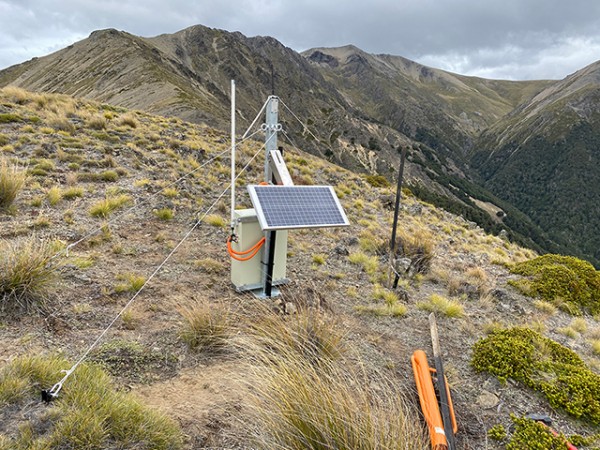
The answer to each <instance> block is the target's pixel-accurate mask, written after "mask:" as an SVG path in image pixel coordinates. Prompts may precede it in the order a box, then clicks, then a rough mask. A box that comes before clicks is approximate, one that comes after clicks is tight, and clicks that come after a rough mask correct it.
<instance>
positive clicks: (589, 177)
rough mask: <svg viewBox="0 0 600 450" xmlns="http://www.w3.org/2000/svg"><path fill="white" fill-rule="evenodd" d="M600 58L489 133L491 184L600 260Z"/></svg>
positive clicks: (485, 151) (480, 153)
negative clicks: (598, 206)
mask: <svg viewBox="0 0 600 450" xmlns="http://www.w3.org/2000/svg"><path fill="white" fill-rule="evenodd" d="M599 158H600V62H597V63H595V64H592V65H590V66H588V67H586V68H584V69H582V70H580V71H578V72H576V73H574V74H572V75H570V76H569V77H567V78H565V79H564V80H562V81H560V82H558V83H556V84H554V85H552V86H550V87H549V88H547V89H545V90H544V91H542V92H541V93H539V94H538V95H537V96H535V97H534V98H533V99H532V100H531V101H530V102H527V103H525V104H523V105H522V106H520V107H519V108H518V109H517V110H515V111H514V112H513V113H512V114H510V115H508V116H507V117H506V118H505V119H503V120H502V121H500V122H499V123H497V124H496V125H494V126H493V127H492V128H491V129H490V130H489V131H487V132H486V133H484V135H483V136H482V138H481V140H480V142H479V143H478V146H477V150H476V151H475V152H474V154H473V157H472V163H473V166H474V167H475V168H477V170H478V171H479V172H480V174H481V176H482V178H483V180H484V181H485V185H486V186H487V187H488V188H490V189H491V190H492V191H493V192H496V193H497V194H498V196H500V197H501V198H503V199H505V200H507V201H509V202H511V203H512V204H514V205H516V206H517V207H518V208H520V209H521V210H523V211H524V212H525V213H527V214H528V215H529V216H530V217H531V218H532V219H534V220H535V222H536V223H537V224H538V225H540V226H541V227H542V228H543V229H544V230H546V231H547V232H548V233H549V234H550V235H551V236H552V238H553V239H554V240H556V241H557V242H559V243H561V244H564V245H566V246H568V247H570V248H571V249H572V251H573V252H574V254H577V255H579V256H583V257H586V258H588V259H590V260H592V261H594V263H595V264H599V263H600V250H599V249H600V231H599V230H600V211H599V210H598V208H597V203H598V198H600V170H599V167H600V166H599Z"/></svg>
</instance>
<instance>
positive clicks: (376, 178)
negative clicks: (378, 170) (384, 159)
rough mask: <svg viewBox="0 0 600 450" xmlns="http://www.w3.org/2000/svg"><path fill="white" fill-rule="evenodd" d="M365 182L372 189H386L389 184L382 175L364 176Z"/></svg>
mask: <svg viewBox="0 0 600 450" xmlns="http://www.w3.org/2000/svg"><path fill="white" fill-rule="evenodd" d="M365 181H366V182H367V183H369V184H370V185H371V186H373V187H380V188H383V187H388V186H389V185H390V182H389V181H388V180H387V179H386V178H385V177H384V176H383V175H365Z"/></svg>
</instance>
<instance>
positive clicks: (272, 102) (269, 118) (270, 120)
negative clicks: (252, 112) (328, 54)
mask: <svg viewBox="0 0 600 450" xmlns="http://www.w3.org/2000/svg"><path fill="white" fill-rule="evenodd" d="M263 129H264V130H265V152H266V153H265V181H266V182H267V183H270V182H271V181H272V180H273V170H272V169H271V162H270V157H271V151H272V150H277V132H278V131H281V124H280V123H279V97H277V96H275V95H271V96H269V99H268V100H267V108H266V117H265V124H264V125H263ZM276 238H277V232H276V231H275V230H273V231H266V232H265V246H264V252H263V260H262V264H263V269H264V270H263V286H264V289H263V293H262V295H263V296H264V297H266V298H270V297H271V295H272V291H273V269H274V265H275V242H276Z"/></svg>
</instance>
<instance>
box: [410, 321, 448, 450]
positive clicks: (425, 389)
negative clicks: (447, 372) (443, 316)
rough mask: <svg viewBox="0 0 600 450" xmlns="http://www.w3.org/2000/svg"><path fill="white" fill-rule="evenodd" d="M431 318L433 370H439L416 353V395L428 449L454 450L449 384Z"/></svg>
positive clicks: (414, 361) (421, 353) (435, 329)
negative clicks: (427, 434)
mask: <svg viewBox="0 0 600 450" xmlns="http://www.w3.org/2000/svg"><path fill="white" fill-rule="evenodd" d="M432 316H433V317H430V318H429V319H430V322H431V325H432V330H431V331H432V333H431V335H432V341H433V344H434V345H433V348H434V352H433V353H434V356H435V358H436V366H439V369H438V370H436V369H432V368H430V367H429V363H428V362H427V355H425V352H424V351H423V350H417V351H415V352H414V353H413V355H412V356H411V358H410V360H411V362H412V367H413V373H414V376H415V383H416V385H417V391H418V393H419V402H420V404H421V410H422V411H423V416H424V418H425V422H427V427H428V428H429V435H430V437H431V448H432V449H433V450H454V449H455V448H456V447H455V444H454V434H456V432H457V431H458V426H457V424H456V417H455V415H454V406H453V405H452V398H451V397H450V389H449V388H448V380H446V377H445V376H444V374H443V366H442V361H441V356H440V350H439V340H438V337H437V324H436V323H435V316H434V315H433V314H432ZM440 369H441V370H440ZM432 374H436V376H437V384H438V388H439V389H438V391H439V396H440V401H439V402H438V397H437V396H436V392H435V388H434V386H433V380H432ZM440 407H441V411H440Z"/></svg>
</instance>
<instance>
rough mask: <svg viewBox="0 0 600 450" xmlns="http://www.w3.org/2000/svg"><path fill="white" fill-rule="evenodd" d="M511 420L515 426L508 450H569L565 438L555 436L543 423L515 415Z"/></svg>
mask: <svg viewBox="0 0 600 450" xmlns="http://www.w3.org/2000/svg"><path fill="white" fill-rule="evenodd" d="M511 420H512V421H513V423H514V425H515V426H514V431H513V432H512V435H511V438H510V441H509V443H508V444H506V450H567V445H566V444H565V437H564V436H563V435H559V436H554V435H553V434H552V433H551V432H550V430H549V429H548V427H546V426H545V425H543V424H542V423H540V422H536V421H533V420H531V419H527V418H525V417H521V418H519V417H516V416H514V415H512V416H511Z"/></svg>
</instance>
